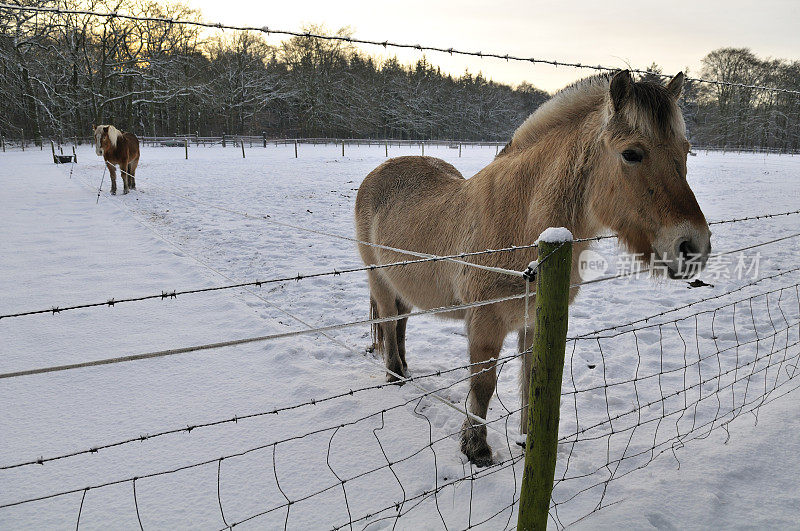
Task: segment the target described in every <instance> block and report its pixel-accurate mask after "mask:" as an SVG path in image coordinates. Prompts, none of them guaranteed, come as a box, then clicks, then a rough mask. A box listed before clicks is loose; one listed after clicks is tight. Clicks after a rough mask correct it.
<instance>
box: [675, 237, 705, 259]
mask: <svg viewBox="0 0 800 531" xmlns="http://www.w3.org/2000/svg"><path fill="white" fill-rule="evenodd" d="M697 254H700V250H699V249H698V248H697V246H696V245H695V244H694V243H693V242H692V240H684V241H682V242H681V243H680V244H679V245H678V255H683V256H687V257H689V256H693V255H697Z"/></svg>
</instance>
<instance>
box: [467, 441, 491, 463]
mask: <svg viewBox="0 0 800 531" xmlns="http://www.w3.org/2000/svg"><path fill="white" fill-rule="evenodd" d="M461 451H462V452H464V447H463V445H462V448H461ZM464 455H466V456H467V458H469V460H470V461H471V462H472V464H473V465H475V466H476V467H478V468H483V467H486V466H490V465H491V464H492V463H493V462H494V461H493V460H492V449H491V448H490V447H489V445H488V444H487V445H485V446H484V447H483V448H480V449H475V450H472V451H470V452H469V453H467V452H464Z"/></svg>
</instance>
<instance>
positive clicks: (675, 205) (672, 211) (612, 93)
mask: <svg viewBox="0 0 800 531" xmlns="http://www.w3.org/2000/svg"><path fill="white" fill-rule="evenodd" d="M683 82H684V76H683V73H679V74H678V75H677V76H675V77H674V78H673V79H672V80H671V81H670V82H669V83H668V84H667V86H666V87H665V86H662V85H661V84H659V83H649V82H638V83H637V82H634V80H633V79H632V78H631V75H630V73H629V72H628V71H627V70H624V71H622V72H618V73H617V74H615V75H614V76H613V78H612V79H611V82H610V84H609V90H608V93H607V95H606V107H605V109H604V114H603V121H604V124H603V126H604V127H603V129H602V133H601V135H600V145H599V152H598V153H597V156H598V157H599V158H600V161H599V162H600V164H599V167H600V171H599V172H598V173H597V174H596V176H595V178H596V179H597V181H596V184H597V186H596V187H595V193H594V194H593V196H592V198H591V201H590V205H589V206H590V208H591V210H592V213H593V214H594V216H595V217H596V219H597V221H599V223H601V224H602V225H604V226H607V227H609V228H611V229H613V230H614V231H615V232H616V233H617V234H619V237H620V240H621V241H622V243H623V244H625V245H626V246H627V247H628V248H629V249H630V250H631V251H633V252H634V253H636V254H637V255H638V256H639V257H640V258H641V259H643V260H644V261H647V262H650V261H651V260H652V261H653V265H655V268H654V269H655V270H659V269H660V270H662V271H663V270H666V273H667V275H668V276H669V277H670V278H688V277H692V276H694V275H695V274H696V273H698V272H699V271H700V270H701V269H702V268H703V267H704V266H705V263H706V260H707V259H708V255H709V253H710V252H711V231H710V230H709V229H708V223H706V219H705V216H704V215H703V212H702V211H701V210H700V206H699V205H698V204H697V199H695V196H694V193H693V192H692V189H691V188H690V187H689V184H688V183H687V182H686V157H687V154H688V153H689V147H690V146H689V142H687V140H686V126H685V124H684V121H683V115H682V114H681V111H680V109H679V108H678V104H677V99H678V97H679V96H680V93H681V89H682V88H683Z"/></svg>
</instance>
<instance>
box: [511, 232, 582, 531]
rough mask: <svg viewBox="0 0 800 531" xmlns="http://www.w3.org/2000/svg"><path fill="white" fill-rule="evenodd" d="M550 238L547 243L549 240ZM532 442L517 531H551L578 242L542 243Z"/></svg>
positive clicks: (530, 412)
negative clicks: (571, 287)
mask: <svg viewBox="0 0 800 531" xmlns="http://www.w3.org/2000/svg"><path fill="white" fill-rule="evenodd" d="M545 239H546V238H545ZM539 261H540V265H539V267H538V274H537V277H538V283H537V287H536V317H535V327H536V328H535V331H534V336H533V347H532V354H531V355H532V356H533V359H532V366H533V370H531V376H530V378H531V382H530V392H529V394H528V437H527V442H526V451H525V469H524V475H523V478H522V488H521V490H520V499H519V516H518V519H517V530H525V531H528V530H541V531H545V530H546V529H547V517H548V516H547V515H548V511H549V509H550V496H551V494H552V491H553V476H554V474H555V469H556V456H557V448H558V421H559V411H560V406H561V377H562V374H563V371H564V349H565V347H566V340H567V317H568V312H569V281H570V271H571V269H572V241H571V237H570V241H560V242H559V241H555V242H554V241H550V242H548V241H544V240H540V241H539Z"/></svg>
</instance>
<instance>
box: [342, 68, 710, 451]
mask: <svg viewBox="0 0 800 531" xmlns="http://www.w3.org/2000/svg"><path fill="white" fill-rule="evenodd" d="M683 81H684V76H683V74H682V73H680V74H678V75H677V76H675V77H674V78H673V79H672V80H671V81H670V82H669V84H667V86H663V85H661V84H658V83H648V82H635V81H634V80H633V79H632V77H631V75H630V73H629V72H628V71H627V70H626V71H622V72H618V73H617V74H615V75H614V76H613V77H611V76H609V75H599V76H595V77H591V78H587V79H584V80H582V81H579V82H577V83H575V84H574V85H571V86H569V87H567V88H565V89H563V90H561V91H560V92H559V93H557V94H556V95H555V96H553V97H552V98H551V99H550V100H549V101H548V102H546V103H545V104H543V105H542V106H541V107H540V108H539V109H537V110H536V112H534V113H533V114H532V115H531V116H530V117H529V118H528V119H527V120H526V121H525V122H524V123H523V124H522V125H521V126H520V127H519V128H518V129H517V131H516V132H515V134H514V136H513V138H512V140H511V141H510V142H509V143H508V145H506V147H505V148H504V149H503V151H502V152H501V153H500V154H499V155H498V156H497V157H496V158H495V159H494V160H493V161H492V162H491V163H490V164H489V165H488V166H486V167H485V168H484V169H482V170H481V171H480V172H478V173H477V174H476V175H475V176H473V177H472V178H470V179H464V177H462V175H461V174H460V173H459V172H458V170H456V168H454V167H453V166H452V165H450V164H448V163H447V162H445V161H443V160H439V159H435V158H432V157H399V158H395V159H390V160H388V161H386V162H385V163H383V164H381V165H380V166H378V167H377V168H376V169H375V170H373V171H372V172H371V173H370V174H369V175H367V177H366V178H365V179H364V181H363V182H362V183H361V186H360V187H359V190H358V195H357V197H356V207H355V221H356V234H357V236H358V239H359V240H361V241H365V242H370V243H375V244H380V245H384V246H389V247H394V248H400V249H408V250H413V251H416V252H422V253H428V254H434V255H440V256H441V255H451V254H458V253H462V252H468V251H475V250H480V249H497V248H502V247H510V246H512V245H522V244H528V243H531V242H533V241H535V240H536V239H537V236H538V235H539V234H540V233H541V232H542V231H543V230H544V229H546V228H547V227H566V228H568V229H569V230H570V231H571V232H572V234H573V235H574V237H575V238H586V237H591V236H596V235H598V234H600V233H601V232H602V231H604V230H608V229H611V230H613V231H614V232H616V233H617V234H618V235H619V239H620V241H621V242H622V243H623V244H624V245H626V246H627V247H628V248H629V249H630V250H631V251H634V252H635V253H637V255H638V256H640V257H641V258H643V259H644V260H649V259H650V257H651V256H654V257H656V258H657V259H658V260H659V261H660V263H661V264H663V265H665V266H666V268H667V270H668V276H669V277H671V278H685V277H688V276H691V275H693V274H695V273H696V272H697V270H698V269H699V268H695V269H693V270H692V271H689V272H687V271H685V270H684V269H683V267H682V264H684V263H686V259H687V258H689V257H690V256H689V255H694V256H693V258H695V259H696V260H695V264H698V263H699V265H700V268H701V267H702V265H704V264H705V261H706V259H707V257H708V254H709V253H710V251H711V243H710V236H711V232H710V231H709V229H708V224H707V223H706V219H705V217H704V215H703V212H702V211H701V210H700V207H699V205H698V204H697V200H696V199H695V196H694V193H692V190H691V189H690V188H689V184H688V183H687V182H686V155H687V153H688V152H689V143H688V142H687V141H686V134H685V125H684V121H683V116H682V114H681V111H680V109H679V108H678V105H677V99H678V96H679V95H680V92H681V89H682V87H683ZM587 246H588V243H578V244H576V245H575V249H574V250H573V264H572V284H577V283H579V282H580V278H579V276H578V267H577V264H578V257H579V255H580V253H581V251H582V250H584V249H585V248H586V247H587ZM359 252H360V253H361V257H362V259H363V261H364V263H365V264H385V263H388V262H393V261H400V260H406V259H408V256H407V255H404V254H401V253H397V252H394V251H391V250H387V249H385V248H377V247H371V246H368V245H364V244H359ZM536 257H537V253H536V249H530V250H527V251H517V252H506V253H493V254H486V255H481V256H476V257H472V258H470V260H471V261H472V262H474V263H478V264H484V265H489V266H499V267H503V268H506V269H514V270H517V271H520V270H523V269H525V266H526V265H527V264H528V263H529V262H530V261H532V260H535V259H536ZM368 277H369V287H370V297H371V306H372V314H373V316H376V317H387V316H396V315H400V314H403V313H407V312H408V311H409V310H410V309H411V308H412V307H417V308H422V309H429V308H435V307H442V306H450V305H456V304H462V303H471V302H477V301H483V300H486V299H493V298H500V297H505V296H508V295H515V294H520V293H522V292H524V281H523V280H522V279H520V278H517V277H508V276H505V275H499V274H497V273H494V272H490V271H485V270H482V269H476V268H473V267H469V266H466V265H463V264H458V263H453V262H446V261H442V262H432V263H431V262H429V263H421V264H409V265H406V266H404V267H394V268H384V269H374V270H371V271H369V272H368ZM577 292H578V288H577V287H575V288H573V289H572V290H571V292H570V301H572V299H574V297H575V295H576V294H577ZM523 316H524V302H523V301H522V300H513V301H508V302H503V303H499V304H494V305H489V306H481V307H475V308H471V309H469V310H465V311H454V312H450V314H447V317H454V318H458V319H464V320H465V321H466V326H467V336H468V341H469V356H470V362H471V363H478V362H488V363H486V364H482V365H479V366H473V369H472V372H473V375H472V377H471V379H470V390H469V396H468V402H469V410H470V412H471V413H472V414H474V415H476V416H477V417H481V418H485V416H486V412H487V408H488V405H489V400H490V399H491V397H492V394H493V393H494V390H495V386H496V376H495V366H494V362H493V361H491V360H493V359H496V358H497V357H498V354H499V352H500V348H501V347H502V345H503V339H504V338H505V337H506V335H507V334H508V333H509V332H511V331H514V330H517V331H519V336H518V337H519V349H520V352H524V351H526V350H527V349H528V348H529V347H530V344H524V343H525V340H524V339H523V338H525V337H526V338H527V342H528V343H530V342H532V339H533V337H534V334H533V331H532V330H530V329H529V330H528V331H527V334H524V333H523V329H524V317H523ZM406 321H407V319H402V320H400V321H396V322H395V321H390V322H385V323H381V324H380V325H376V327H375V329H374V330H373V332H374V333H375V337H376V338H378V341H377V345H376V346H377V347H378V348H379V349H381V350H382V351H383V355H384V359H385V362H386V367H387V369H389V370H391V371H393V372H394V373H397V374H405V371H406V368H407V365H406V359H405V334H406ZM532 364H533V360H532V356H531V355H530V354H529V353H528V354H526V355H525V356H523V363H522V371H521V375H520V376H521V387H522V392H521V395H522V405H523V409H522V412H523V413H522V422H521V431H522V432H523V433H524V432H525V431H526V428H527V414H526V413H527V411H526V409H525V403H526V401H527V397H528V385H529V381H530V372H531V368H532ZM487 366H488V367H489V368H490V370H489V371H487V370H485V368H486V367H487ZM392 379H393V378H392V377H389V380H392ZM461 449H462V451H463V452H464V453H465V454H466V455H467V457H469V459H470V460H471V461H473V462H474V463H476V464H478V465H487V464H490V463H491V462H492V452H491V448H490V447H489V445H488V444H487V442H486V426H485V425H482V424H480V423H476V422H474V421H473V420H472V419H470V418H467V420H466V421H465V422H464V428H463V430H462V434H461Z"/></svg>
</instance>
